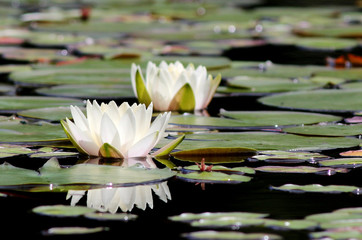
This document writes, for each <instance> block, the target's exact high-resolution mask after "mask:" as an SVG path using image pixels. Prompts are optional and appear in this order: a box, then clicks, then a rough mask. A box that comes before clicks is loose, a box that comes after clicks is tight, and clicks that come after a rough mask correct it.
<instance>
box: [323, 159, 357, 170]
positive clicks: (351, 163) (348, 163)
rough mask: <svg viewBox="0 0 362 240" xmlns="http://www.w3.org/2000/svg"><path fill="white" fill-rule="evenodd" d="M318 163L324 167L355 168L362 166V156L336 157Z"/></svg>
mask: <svg viewBox="0 0 362 240" xmlns="http://www.w3.org/2000/svg"><path fill="white" fill-rule="evenodd" d="M318 163H319V165H321V166H325V167H344V168H357V167H361V166H362V158H336V159H331V160H322V161H319V162H318Z"/></svg>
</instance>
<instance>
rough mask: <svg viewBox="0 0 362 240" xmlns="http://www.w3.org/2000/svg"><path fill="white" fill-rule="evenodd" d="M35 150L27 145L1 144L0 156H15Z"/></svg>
mask: <svg viewBox="0 0 362 240" xmlns="http://www.w3.org/2000/svg"><path fill="white" fill-rule="evenodd" d="M34 152H35V151H34V150H32V149H30V148H28V147H27V146H21V145H11V144H0V158H7V157H14V156H17V155H21V154H30V153H34Z"/></svg>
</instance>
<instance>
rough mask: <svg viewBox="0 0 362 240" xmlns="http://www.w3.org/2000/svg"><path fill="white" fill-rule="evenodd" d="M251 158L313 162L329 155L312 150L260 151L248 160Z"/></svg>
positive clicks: (285, 161) (277, 161)
mask: <svg viewBox="0 0 362 240" xmlns="http://www.w3.org/2000/svg"><path fill="white" fill-rule="evenodd" d="M252 159H257V160H259V161H265V162H270V163H300V162H310V163H315V162H316V161H319V160H325V159H329V157H328V156H326V155H322V154H320V153H312V152H288V151H261V152H259V154H258V155H256V156H253V157H252V158H251V159H249V160H252Z"/></svg>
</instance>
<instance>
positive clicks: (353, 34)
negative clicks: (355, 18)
mask: <svg viewBox="0 0 362 240" xmlns="http://www.w3.org/2000/svg"><path fill="white" fill-rule="evenodd" d="M294 31H295V33H297V34H299V35H303V36H312V37H340V38H360V37H361V36H362V31H361V28H359V27H358V26H353V25H352V26H335V27H325V28H320V27H315V28H304V29H295V30H294Z"/></svg>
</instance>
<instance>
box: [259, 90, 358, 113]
mask: <svg viewBox="0 0 362 240" xmlns="http://www.w3.org/2000/svg"><path fill="white" fill-rule="evenodd" d="M361 94H362V91H361V90H358V89H357V90H354V89H352V90H314V91H300V92H290V93H283V94H276V95H273V96H268V97H263V98H260V99H259V101H260V102H261V103H263V104H265V105H270V106H275V107H280V108H289V109H305V110H311V111H326V112H355V111H361V110H362V107H361V106H362V98H361Z"/></svg>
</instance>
